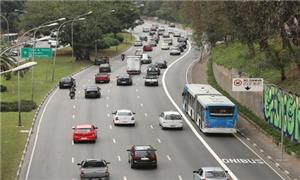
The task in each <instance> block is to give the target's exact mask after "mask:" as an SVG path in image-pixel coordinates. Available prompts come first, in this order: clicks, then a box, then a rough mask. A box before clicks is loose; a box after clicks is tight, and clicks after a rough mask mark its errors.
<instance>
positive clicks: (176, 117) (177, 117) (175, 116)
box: [165, 114, 181, 120]
mask: <svg viewBox="0 0 300 180" xmlns="http://www.w3.org/2000/svg"><path fill="white" fill-rule="evenodd" d="M165 119H166V120H180V119H181V116H180V115H179V114H169V115H166V117H165Z"/></svg>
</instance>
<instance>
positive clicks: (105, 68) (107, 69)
mask: <svg viewBox="0 0 300 180" xmlns="http://www.w3.org/2000/svg"><path fill="white" fill-rule="evenodd" d="M99 72H100V73H108V72H111V68H110V64H100V66H99Z"/></svg>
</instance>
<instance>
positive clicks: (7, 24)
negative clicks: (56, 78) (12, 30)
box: [0, 15, 9, 42]
mask: <svg viewBox="0 0 300 180" xmlns="http://www.w3.org/2000/svg"><path fill="white" fill-rule="evenodd" d="M0 17H2V18H3V19H4V20H5V21H6V26H7V27H6V28H7V34H8V42H9V23H8V20H7V18H6V17H5V16H2V15H0Z"/></svg>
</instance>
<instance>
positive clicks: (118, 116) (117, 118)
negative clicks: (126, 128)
mask: <svg viewBox="0 0 300 180" xmlns="http://www.w3.org/2000/svg"><path fill="white" fill-rule="evenodd" d="M112 114H113V121H114V125H115V126H116V125H133V126H134V125H135V118H134V115H135V113H134V112H132V111H131V110H128V109H119V110H117V111H116V112H113V113H112Z"/></svg>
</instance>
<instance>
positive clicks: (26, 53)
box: [21, 48, 52, 59]
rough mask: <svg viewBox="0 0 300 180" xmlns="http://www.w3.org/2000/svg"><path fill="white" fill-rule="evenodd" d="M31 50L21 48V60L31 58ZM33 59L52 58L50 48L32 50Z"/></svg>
mask: <svg viewBox="0 0 300 180" xmlns="http://www.w3.org/2000/svg"><path fill="white" fill-rule="evenodd" d="M32 49H33V48H22V50H21V58H24V59H27V58H29V57H32ZM34 57H42V58H52V49H51V48H35V49H34Z"/></svg>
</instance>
